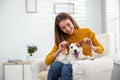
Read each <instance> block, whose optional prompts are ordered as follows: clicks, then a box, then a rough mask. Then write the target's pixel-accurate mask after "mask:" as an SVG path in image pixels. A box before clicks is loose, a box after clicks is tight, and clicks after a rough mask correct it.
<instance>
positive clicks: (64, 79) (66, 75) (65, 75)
mask: <svg viewBox="0 0 120 80" xmlns="http://www.w3.org/2000/svg"><path fill="white" fill-rule="evenodd" d="M60 80H72V64H64V66H63V67H62V69H61V78H60Z"/></svg>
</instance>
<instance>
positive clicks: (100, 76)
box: [31, 34, 113, 80]
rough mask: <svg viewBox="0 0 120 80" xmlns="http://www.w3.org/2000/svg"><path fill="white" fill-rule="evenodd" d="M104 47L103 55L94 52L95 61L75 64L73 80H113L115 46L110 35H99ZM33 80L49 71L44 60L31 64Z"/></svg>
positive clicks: (81, 61) (82, 61) (37, 60)
mask: <svg viewBox="0 0 120 80" xmlns="http://www.w3.org/2000/svg"><path fill="white" fill-rule="evenodd" d="M97 38H98V40H99V41H100V43H101V44H102V45H103V47H104V52H103V54H101V55H100V54H96V53H94V52H93V56H94V57H95V60H93V61H91V60H80V61H76V62H74V63H73V66H72V67H73V80H111V74H112V69H113V60H112V54H113V45H112V38H111V36H110V35H109V34H99V35H97ZM31 69H32V76H33V80H40V79H38V74H39V73H40V72H42V71H45V70H46V69H47V66H46V65H45V63H44V59H36V60H34V61H33V62H32V63H31Z"/></svg>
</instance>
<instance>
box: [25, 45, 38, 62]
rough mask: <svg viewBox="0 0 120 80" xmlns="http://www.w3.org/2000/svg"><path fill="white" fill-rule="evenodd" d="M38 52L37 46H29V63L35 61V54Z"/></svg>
mask: <svg viewBox="0 0 120 80" xmlns="http://www.w3.org/2000/svg"><path fill="white" fill-rule="evenodd" d="M36 51H37V46H35V45H34V44H32V45H28V46H27V53H28V54H29V56H27V60H28V61H32V60H33V59H34V56H33V54H34V53H35V52H36Z"/></svg>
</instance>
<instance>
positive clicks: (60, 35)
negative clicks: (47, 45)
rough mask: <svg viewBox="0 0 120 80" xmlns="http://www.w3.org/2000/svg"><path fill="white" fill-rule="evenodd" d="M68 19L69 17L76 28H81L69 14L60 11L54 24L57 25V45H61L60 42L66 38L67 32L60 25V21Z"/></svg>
mask: <svg viewBox="0 0 120 80" xmlns="http://www.w3.org/2000/svg"><path fill="white" fill-rule="evenodd" d="M66 19H69V20H70V21H71V22H72V24H73V26H74V28H75V29H78V28H79V26H78V24H77V23H76V21H75V20H74V19H73V18H72V17H71V16H70V15H69V14H67V13H64V12H62V13H59V14H58V15H57V16H56V18H55V25H54V26H55V43H56V45H57V46H58V45H59V43H60V42H62V41H64V40H66V39H65V37H66V33H64V32H63V31H62V30H61V29H60V26H59V23H60V21H62V20H66Z"/></svg>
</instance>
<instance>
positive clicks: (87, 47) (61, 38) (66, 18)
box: [45, 13, 104, 80]
mask: <svg viewBox="0 0 120 80" xmlns="http://www.w3.org/2000/svg"><path fill="white" fill-rule="evenodd" d="M73 42H78V43H79V42H83V46H82V47H83V53H84V54H85V55H89V56H92V54H91V51H92V50H93V51H95V52H97V53H100V54H101V53H102V52H103V50H104V49H103V47H102V46H101V44H100V43H99V41H98V40H97V39H96V37H95V33H94V32H93V31H91V30H90V29H88V28H79V26H78V25H77V23H76V21H75V20H74V19H73V18H72V17H71V16H70V15H69V14H67V13H59V14H58V15H57V16H56V18H55V45H54V47H53V49H52V50H51V51H50V53H49V54H48V55H47V56H46V59H45V63H46V65H51V67H50V69H49V71H48V76H47V80H58V78H60V80H72V65H71V64H63V63H62V62H58V61H54V60H55V59H56V57H57V56H58V55H59V53H61V52H62V51H63V50H65V49H66V48H67V45H68V43H73Z"/></svg>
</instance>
